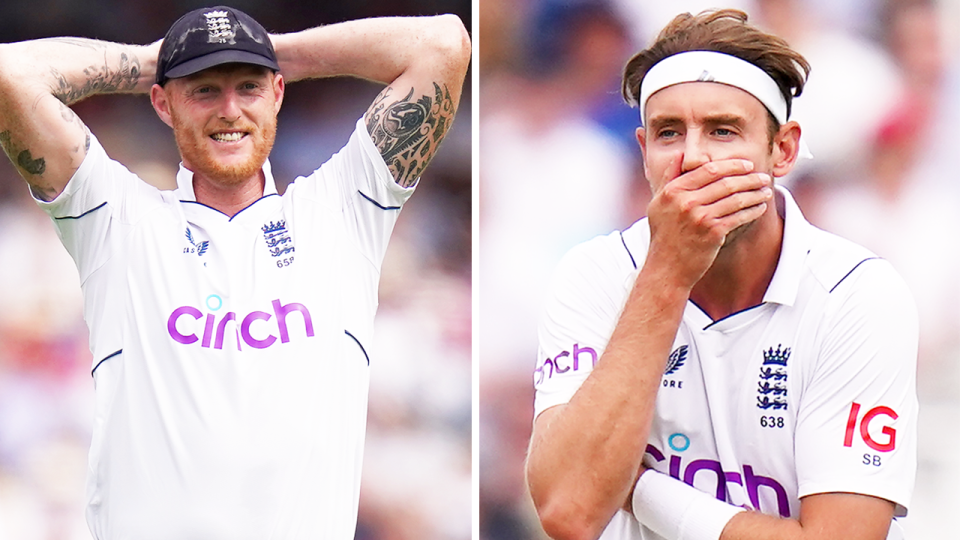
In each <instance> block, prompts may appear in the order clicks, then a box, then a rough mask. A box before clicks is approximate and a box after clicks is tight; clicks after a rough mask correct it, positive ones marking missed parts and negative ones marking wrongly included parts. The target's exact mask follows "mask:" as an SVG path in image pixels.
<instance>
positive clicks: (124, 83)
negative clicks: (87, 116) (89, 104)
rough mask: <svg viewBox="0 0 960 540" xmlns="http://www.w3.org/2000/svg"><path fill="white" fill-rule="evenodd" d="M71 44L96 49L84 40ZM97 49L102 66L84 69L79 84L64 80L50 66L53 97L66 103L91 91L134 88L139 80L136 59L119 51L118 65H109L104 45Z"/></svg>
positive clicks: (93, 92) (123, 90) (78, 98)
mask: <svg viewBox="0 0 960 540" xmlns="http://www.w3.org/2000/svg"><path fill="white" fill-rule="evenodd" d="M73 44H75V45H78V46H83V47H92V48H96V46H95V45H92V44H91V43H87V42H82V43H73ZM101 49H102V50H104V59H103V65H102V66H98V65H92V66H89V67H87V68H85V69H84V70H83V74H84V76H85V77H86V78H85V80H84V81H83V84H82V85H81V86H79V87H78V86H76V85H74V84H73V83H71V82H70V81H68V80H67V78H66V77H64V76H63V74H62V73H60V72H59V71H57V70H56V69H54V68H50V74H51V75H52V76H53V79H54V81H55V87H54V89H53V95H54V96H56V98H57V99H59V100H60V101H62V102H63V103H66V104H67V105H69V104H71V103H76V102H77V101H80V100H81V99H83V98H85V97H87V96H91V95H93V94H108V93H113V92H126V91H130V90H133V89H134V88H136V86H137V82H138V81H139V80H140V59H139V58H137V57H136V55H133V54H130V53H129V52H120V53H119V54H120V64H119V65H118V66H116V67H115V68H111V67H110V65H109V63H108V61H107V56H106V55H107V53H106V50H107V47H102V48H101Z"/></svg>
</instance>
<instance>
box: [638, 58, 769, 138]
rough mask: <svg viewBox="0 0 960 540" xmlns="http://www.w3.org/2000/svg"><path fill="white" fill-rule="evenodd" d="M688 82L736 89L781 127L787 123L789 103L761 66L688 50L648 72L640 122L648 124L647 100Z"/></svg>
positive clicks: (662, 61) (641, 86) (641, 89)
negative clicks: (748, 97) (710, 83)
mask: <svg viewBox="0 0 960 540" xmlns="http://www.w3.org/2000/svg"><path fill="white" fill-rule="evenodd" d="M687 82H715V83H720V84H726V85H729V86H735V87H737V88H739V89H741V90H743V91H744V92H747V93H748V94H751V95H753V97H755V98H757V99H758V100H760V103H763V105H764V106H765V107H766V108H767V110H768V111H770V112H771V113H772V114H773V117H774V118H776V119H777V121H778V122H780V123H781V124H786V123H787V100H786V98H784V97H783V92H781V91H780V87H779V86H777V83H776V81H774V80H773V78H772V77H770V76H769V75H767V73H766V72H765V71H763V70H762V69H760V68H759V67H757V66H755V65H753V64H751V63H750V62H747V61H746V60H743V59H740V58H737V57H736V56H732V55H729V54H724V53H720V52H715V51H688V52H682V53H678V54H674V55H672V56H668V57H666V58H664V59H663V60H661V61H659V62H657V63H656V65H654V66H653V67H652V68H650V70H649V71H648V72H647V74H646V76H644V78H643V82H642V83H641V84H640V102H639V105H640V119H641V121H643V122H644V123H646V118H647V117H646V110H647V109H646V107H647V100H648V99H650V96H652V95H653V94H656V93H657V92H659V91H660V90H663V89H664V88H667V87H668V86H673V85H675V84H680V83H687Z"/></svg>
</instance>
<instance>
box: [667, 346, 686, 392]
mask: <svg viewBox="0 0 960 540" xmlns="http://www.w3.org/2000/svg"><path fill="white" fill-rule="evenodd" d="M689 350H690V348H689V346H687V345H681V346H679V347H677V348H676V349H674V350H673V352H672V353H670V358H668V359H667V365H666V367H665V368H664V370H663V387H664V388H683V381H678V380H676V379H673V378H670V379H668V378H667V377H668V376H670V375H673V374H674V373H676V372H677V370H679V369H680V368H681V367H683V363H684V362H686V361H687V351H689Z"/></svg>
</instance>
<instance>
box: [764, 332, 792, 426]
mask: <svg viewBox="0 0 960 540" xmlns="http://www.w3.org/2000/svg"><path fill="white" fill-rule="evenodd" d="M781 347H783V346H782V345H779V344H778V345H777V348H776V350H774V348H773V347H770V348H769V349H767V350H765V351H763V365H762V366H760V381H759V382H758V383H757V407H759V408H760V409H764V410H766V409H774V410H778V409H783V410H786V408H787V361H788V360H789V359H790V347H787V348H785V349H784V348H781Z"/></svg>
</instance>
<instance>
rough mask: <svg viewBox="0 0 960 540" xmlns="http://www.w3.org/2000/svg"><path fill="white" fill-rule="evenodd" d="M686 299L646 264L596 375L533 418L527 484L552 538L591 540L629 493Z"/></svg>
mask: <svg viewBox="0 0 960 540" xmlns="http://www.w3.org/2000/svg"><path fill="white" fill-rule="evenodd" d="M688 295H689V291H688V290H687V289H685V288H683V287H678V286H676V285H675V284H674V283H673V282H672V280H671V278H670V275H669V272H668V271H667V269H663V270H660V269H658V268H657V267H656V265H655V264H653V263H651V262H650V261H648V264H647V265H645V267H644V268H643V270H642V271H641V272H640V274H639V276H638V277H637V280H636V283H635V285H634V287H633V290H632V291H631V293H630V295H629V298H628V300H627V303H626V305H625V307H624V310H623V313H622V314H621V316H620V319H619V321H618V323H617V326H616V328H615V330H614V332H613V335H612V336H611V338H610V341H609V343H608V345H607V347H606V349H605V351H604V353H603V355H602V357H601V358H600V360H599V362H598V363H597V365H596V368H595V369H594V371H593V372H592V373H591V374H590V376H589V377H588V378H587V380H586V381H585V382H584V384H583V385H582V386H581V387H580V389H579V390H578V391H577V393H576V394H575V395H574V396H573V398H572V399H571V400H570V402H569V403H568V404H567V405H565V406H563V408H562V410H560V411H558V412H557V413H556V414H555V415H554V416H552V417H548V418H547V420H548V422H547V423H546V424H541V422H540V419H538V421H537V425H536V429H535V433H534V437H533V441H532V444H531V450H530V456H529V460H528V463H527V475H528V483H529V485H530V492H531V495H532V497H533V500H534V504H535V505H536V507H537V511H538V513H539V515H540V518H541V522H542V523H543V525H544V528H545V530H546V531H547V533H548V534H550V535H552V536H554V537H555V538H575V539H583V538H596V537H597V536H598V535H599V534H600V532H602V530H603V528H604V527H605V526H606V525H607V523H608V522H609V520H610V518H611V517H612V516H613V514H614V513H615V512H616V510H617V509H618V508H619V507H620V506H621V505H622V504H623V501H624V500H625V499H626V497H627V496H628V494H629V493H630V490H631V489H632V487H633V484H634V482H635V481H636V477H637V473H638V470H639V467H640V462H641V459H642V457H643V454H644V451H645V448H646V444H647V438H648V435H649V432H650V426H651V422H652V419H653V413H654V404H655V401H656V394H657V389H658V388H659V386H660V380H661V377H662V375H663V369H664V365H665V362H666V359H667V357H668V356H669V353H670V348H671V347H672V345H673V342H674V338H675V336H676V333H677V329H678V328H679V325H680V319H681V317H682V315H683V309H684V306H685V304H686V300H687V297H688ZM548 413H551V411H550V410H548V411H545V412H544V413H543V414H542V415H541V417H543V416H544V415H546V414H548Z"/></svg>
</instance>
